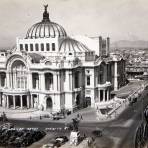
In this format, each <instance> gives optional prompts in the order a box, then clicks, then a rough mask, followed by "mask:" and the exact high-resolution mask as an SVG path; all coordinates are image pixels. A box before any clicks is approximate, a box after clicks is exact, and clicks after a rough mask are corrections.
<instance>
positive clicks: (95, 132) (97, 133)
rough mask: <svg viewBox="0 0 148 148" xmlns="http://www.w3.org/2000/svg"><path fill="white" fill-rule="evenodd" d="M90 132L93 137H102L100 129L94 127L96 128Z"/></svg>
mask: <svg viewBox="0 0 148 148" xmlns="http://www.w3.org/2000/svg"><path fill="white" fill-rule="evenodd" d="M92 134H93V135H94V136H95V137H102V130H101V129H96V130H94V131H92Z"/></svg>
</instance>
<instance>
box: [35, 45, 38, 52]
mask: <svg viewBox="0 0 148 148" xmlns="http://www.w3.org/2000/svg"><path fill="white" fill-rule="evenodd" d="M35 50H36V51H39V44H37V43H36V44H35Z"/></svg>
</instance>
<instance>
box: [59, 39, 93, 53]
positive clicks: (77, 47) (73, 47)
mask: <svg viewBox="0 0 148 148" xmlns="http://www.w3.org/2000/svg"><path fill="white" fill-rule="evenodd" d="M59 51H60V52H89V51H90V49H88V48H87V47H86V46H85V45H84V44H82V43H81V42H78V41H77V40H74V39H72V38H69V37H68V38H65V39H64V40H63V41H62V43H61V45H60V48H59Z"/></svg>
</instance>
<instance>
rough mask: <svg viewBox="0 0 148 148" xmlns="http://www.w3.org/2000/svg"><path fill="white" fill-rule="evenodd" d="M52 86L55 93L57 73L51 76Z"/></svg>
mask: <svg viewBox="0 0 148 148" xmlns="http://www.w3.org/2000/svg"><path fill="white" fill-rule="evenodd" d="M53 84H54V85H53V87H54V90H55V91H57V73H55V74H54V75H53Z"/></svg>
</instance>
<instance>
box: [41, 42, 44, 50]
mask: <svg viewBox="0 0 148 148" xmlns="http://www.w3.org/2000/svg"><path fill="white" fill-rule="evenodd" d="M41 51H44V44H43V43H42V44H41Z"/></svg>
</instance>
